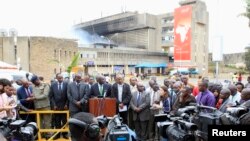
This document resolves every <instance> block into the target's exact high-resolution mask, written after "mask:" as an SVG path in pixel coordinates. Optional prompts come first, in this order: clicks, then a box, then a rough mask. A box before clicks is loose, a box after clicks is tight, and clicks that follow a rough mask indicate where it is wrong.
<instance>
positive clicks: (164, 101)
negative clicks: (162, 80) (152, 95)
mask: <svg viewBox="0 0 250 141" xmlns="http://www.w3.org/2000/svg"><path fill="white" fill-rule="evenodd" d="M159 92H160V98H161V100H160V102H159V103H154V104H153V106H152V107H153V108H155V109H161V112H160V113H169V112H170V110H171V106H170V100H169V95H168V87H166V86H161V87H160V90H159Z"/></svg>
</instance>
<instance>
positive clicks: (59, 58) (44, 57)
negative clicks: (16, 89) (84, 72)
mask: <svg viewBox="0 0 250 141" xmlns="http://www.w3.org/2000/svg"><path fill="white" fill-rule="evenodd" d="M55 51H56V52H55ZM65 51H66V55H65ZM59 52H61V53H59ZM69 52H71V56H70V55H69ZM74 52H77V43H76V42H74V41H73V40H67V39H59V38H51V37H31V38H30V71H31V72H32V73H35V74H37V75H39V76H44V78H45V79H46V80H47V81H49V80H50V79H52V78H53V77H54V75H55V70H56V73H58V72H59V71H60V68H61V71H64V70H66V68H67V66H68V65H70V62H71V58H72V57H73V54H74Z"/></svg>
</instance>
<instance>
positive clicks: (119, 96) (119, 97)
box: [117, 84, 123, 102]
mask: <svg viewBox="0 0 250 141" xmlns="http://www.w3.org/2000/svg"><path fill="white" fill-rule="evenodd" d="M117 87H118V100H119V101H120V102H122V92H123V84H122V85H120V84H117Z"/></svg>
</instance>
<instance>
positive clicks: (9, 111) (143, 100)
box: [0, 73, 250, 141]
mask: <svg viewBox="0 0 250 141" xmlns="http://www.w3.org/2000/svg"><path fill="white" fill-rule="evenodd" d="M41 79H42V77H38V76H33V77H32V78H31V80H27V79H23V80H21V81H19V82H18V83H16V84H17V85H18V88H17V87H16V86H15V87H14V84H12V82H10V81H8V80H7V79H0V97H1V98H0V118H5V117H8V118H12V119H24V120H27V122H31V121H36V118H35V117H34V115H32V114H28V113H27V114H21V115H19V114H18V112H19V111H18V110H17V108H16V107H17V105H18V104H20V105H22V106H24V107H26V108H27V109H28V110H27V111H30V110H38V111H41V110H51V109H52V110H69V113H70V117H73V118H79V116H80V117H81V113H82V112H85V113H88V112H89V104H88V101H89V99H90V98H96V97H112V98H115V99H116V113H117V114H119V115H120V117H122V119H123V121H122V122H123V123H124V124H127V125H128V126H129V128H130V129H132V130H134V131H135V133H136V136H137V139H138V140H141V141H145V140H158V139H159V134H158V129H157V127H156V124H155V122H154V116H155V115H157V114H159V113H171V114H175V113H176V112H177V110H178V109H179V108H183V107H185V106H188V105H189V104H190V103H197V104H200V105H205V106H211V107H215V108H217V109H218V110H219V111H221V112H226V109H227V108H228V107H231V106H235V105H239V104H243V105H244V106H246V107H248V108H250V77H248V83H247V84H245V85H244V84H242V83H241V82H238V83H235V84H230V85H229V86H227V87H223V86H222V84H220V83H212V82H209V80H208V78H206V77H204V78H202V77H199V79H198V81H197V84H192V83H190V82H189V80H188V76H185V75H183V76H179V77H176V78H175V79H171V78H166V79H164V82H163V85H162V86H160V85H159V84H160V83H161V82H157V80H156V79H154V78H153V79H151V80H149V81H148V85H147V86H146V85H145V84H144V83H142V82H140V81H138V79H137V77H131V78H130V79H129V83H126V82H124V75H123V74H117V75H116V77H115V82H114V83H113V84H111V83H108V82H107V81H106V80H105V77H104V76H103V75H98V76H96V77H93V76H88V75H85V76H82V75H81V74H75V76H74V81H73V82H69V81H68V80H67V81H66V80H64V79H63V76H62V75H61V74H60V73H58V74H57V75H56V78H55V80H54V81H52V82H51V84H48V83H45V82H43V81H42V80H41ZM16 88H17V89H16ZM124 109H127V110H124ZM79 113H80V114H79ZM88 116H89V117H91V121H95V120H93V119H94V117H93V116H91V115H88ZM40 118H41V127H42V128H56V129H57V128H61V127H62V126H63V125H64V124H65V123H67V118H66V115H65V114H55V115H42V116H41V117H40ZM79 120H82V121H84V120H85V119H81V118H79ZM50 121H52V122H50ZM85 122H86V121H85ZM51 123H52V124H51ZM89 124H91V123H89ZM72 130H74V129H72ZM78 131H79V130H78ZM83 132H84V129H82V132H80V131H79V132H74V137H73V138H75V140H77V139H81V138H82V136H84V135H85V134H81V133H83ZM78 133H79V134H78ZM61 135H62V137H63V138H68V134H67V133H66V132H65V133H62V134H61ZM61 135H60V134H58V135H57V136H56V137H55V138H54V139H57V138H60V136H61ZM43 136H44V137H47V138H48V137H49V136H50V135H48V134H44V135H43Z"/></svg>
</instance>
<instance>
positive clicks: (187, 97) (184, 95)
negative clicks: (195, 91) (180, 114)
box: [173, 87, 196, 112]
mask: <svg viewBox="0 0 250 141" xmlns="http://www.w3.org/2000/svg"><path fill="white" fill-rule="evenodd" d="M195 102H196V100H195V98H194V96H193V95H191V88H190V87H184V88H182V90H181V94H180V95H179V96H178V97H177V100H176V101H175V103H174V105H173V112H176V111H177V110H178V109H179V108H183V107H185V106H188V105H189V104H190V103H195Z"/></svg>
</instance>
